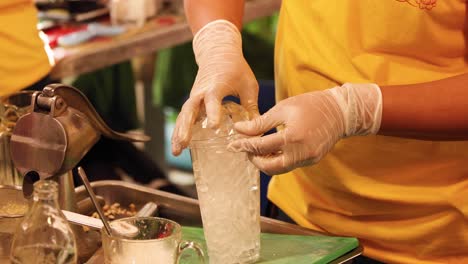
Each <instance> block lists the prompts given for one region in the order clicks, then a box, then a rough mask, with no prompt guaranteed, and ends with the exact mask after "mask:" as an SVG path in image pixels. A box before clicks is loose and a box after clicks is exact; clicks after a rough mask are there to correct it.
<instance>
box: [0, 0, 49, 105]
mask: <svg viewBox="0 0 468 264" xmlns="http://www.w3.org/2000/svg"><path fill="white" fill-rule="evenodd" d="M36 23H37V10H36V9H35V7H34V4H33V1H32V0H0V96H2V95H6V94H10V93H12V92H15V91H18V90H21V89H23V88H25V87H27V86H29V85H31V84H33V83H35V82H37V81H39V80H40V79H41V78H42V77H45V76H46V75H47V73H48V72H49V71H50V67H51V66H50V63H49V60H48V58H47V54H46V52H45V49H44V42H43V41H42V40H41V39H40V38H39V32H38V30H37V29H36Z"/></svg>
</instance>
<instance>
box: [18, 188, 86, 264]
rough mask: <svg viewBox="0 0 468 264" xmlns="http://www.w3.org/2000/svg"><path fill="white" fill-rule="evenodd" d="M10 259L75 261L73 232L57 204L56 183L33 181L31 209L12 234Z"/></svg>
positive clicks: (60, 263)
mask: <svg viewBox="0 0 468 264" xmlns="http://www.w3.org/2000/svg"><path fill="white" fill-rule="evenodd" d="M10 254H11V255H10V260H11V262H12V263H14V264H20V263H27V264H35V263H37V264H39V263H40V264H45V263H54V264H72V263H77V254H76V242H75V236H74V234H73V232H72V230H71V228H70V226H69V224H68V221H67V220H66V219H65V216H64V215H63V213H62V211H61V210H60V208H59V204H58V184H57V183H56V182H54V181H46V180H41V181H38V182H36V183H35V184H34V196H33V204H32V206H31V209H30V210H29V211H28V213H27V214H26V215H25V217H24V220H23V221H22V222H21V224H20V225H19V226H18V228H17V230H16V233H15V236H14V238H13V242H12V247H11V251H10Z"/></svg>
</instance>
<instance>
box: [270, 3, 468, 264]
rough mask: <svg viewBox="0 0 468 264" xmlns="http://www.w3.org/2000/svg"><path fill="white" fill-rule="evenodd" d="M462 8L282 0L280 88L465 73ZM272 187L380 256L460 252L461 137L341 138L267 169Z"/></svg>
mask: <svg viewBox="0 0 468 264" xmlns="http://www.w3.org/2000/svg"><path fill="white" fill-rule="evenodd" d="M465 9H466V2H465V1H463V0H438V1H436V0H378V1H377V0H359V1H357V0H356V1H355V0H313V1H311V0H286V1H283V6H282V8H281V13H280V20H279V28H278V34H277V42H276V54H275V64H276V65H275V67H276V73H275V74H276V76H275V77H276V85H277V99H278V100H281V99H284V98H286V97H289V96H294V95H297V94H301V93H305V92H310V91H315V90H323V89H326V88H330V87H333V86H336V85H340V84H342V83H344V82H375V83H377V84H379V85H389V84H410V83H420V82H427V81H432V80H438V79H442V78H446V77H450V76H454V75H458V74H462V73H466V72H468V64H467V49H466V45H467V44H466V39H467V36H466V35H465V34H464V31H465V32H466V26H465V16H466V13H465ZM464 29H465V30H464ZM467 89H468V84H467ZM467 100H468V99H467ZM269 198H270V199H271V200H272V201H273V202H274V203H275V204H277V205H278V206H279V207H280V208H281V209H282V210H284V211H285V212H286V213H287V214H288V215H289V216H291V217H292V218H293V219H294V220H295V221H297V222H298V223H299V224H301V225H303V226H306V227H309V228H312V229H315V230H319V231H326V232H330V233H333V234H337V235H342V236H354V237H358V238H359V239H360V241H361V243H362V244H363V245H364V253H365V255H367V256H370V257H372V258H375V259H378V260H381V261H383V262H387V263H468V142H430V141H418V140H409V139H401V138H393V137H383V136H367V137H353V138H349V139H345V140H342V141H341V142H339V143H338V144H337V145H336V146H335V148H334V149H333V151H332V152H331V153H330V154H329V155H327V156H326V158H325V159H324V160H322V161H321V162H320V163H319V164H317V165H314V166H311V167H305V168H301V169H296V170H294V171H293V172H291V173H287V174H284V175H279V176H275V177H274V178H273V179H272V182H271V183H270V186H269Z"/></svg>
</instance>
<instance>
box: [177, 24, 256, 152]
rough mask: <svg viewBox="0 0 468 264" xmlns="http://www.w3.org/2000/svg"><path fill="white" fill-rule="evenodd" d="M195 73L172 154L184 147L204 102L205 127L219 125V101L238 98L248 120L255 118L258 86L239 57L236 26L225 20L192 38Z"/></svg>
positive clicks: (207, 27) (239, 36) (182, 111)
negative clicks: (206, 124)
mask: <svg viewBox="0 0 468 264" xmlns="http://www.w3.org/2000/svg"><path fill="white" fill-rule="evenodd" d="M193 50H194V53H195V59H196V61H197V64H198V73H197V77H196V79H195V83H194V84H193V87H192V91H191V93H190V97H189V99H188V100H187V101H186V102H185V103H184V105H183V106H182V110H181V112H180V114H179V116H178V117H177V121H176V125H175V129H174V132H173V134H172V153H173V154H174V155H179V154H180V152H181V151H182V150H183V149H184V148H185V147H187V145H188V143H189V141H190V138H191V132H192V125H193V124H194V122H195V120H196V118H197V116H198V112H199V109H200V107H201V106H202V104H203V103H204V106H205V109H206V113H207V117H208V125H209V126H210V127H212V128H215V127H217V126H218V125H219V120H220V115H221V102H222V100H223V98H224V97H226V96H228V95H234V96H238V97H239V98H240V100H241V104H242V105H243V106H244V107H245V108H246V109H247V111H248V112H249V113H250V115H251V117H255V116H258V115H259V114H258V103H257V99H258V83H257V80H256V79H255V76H254V74H253V72H252V70H251V69H250V67H249V65H248V64H247V62H246V61H245V59H244V56H243V54H242V39H241V34H240V33H239V30H238V29H237V27H236V26H235V25H233V24H232V23H230V22H228V21H226V20H216V21H213V22H210V23H208V24H207V25H205V26H204V27H203V28H202V29H200V30H199V31H198V33H197V34H196V35H195V37H194V39H193Z"/></svg>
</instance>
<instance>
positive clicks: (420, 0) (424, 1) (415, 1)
mask: <svg viewBox="0 0 468 264" xmlns="http://www.w3.org/2000/svg"><path fill="white" fill-rule="evenodd" d="M397 1H398V2H406V3H408V4H410V5H412V6H415V7H419V8H420V9H426V10H431V9H432V8H434V7H435V6H436V3H437V0H397Z"/></svg>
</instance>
